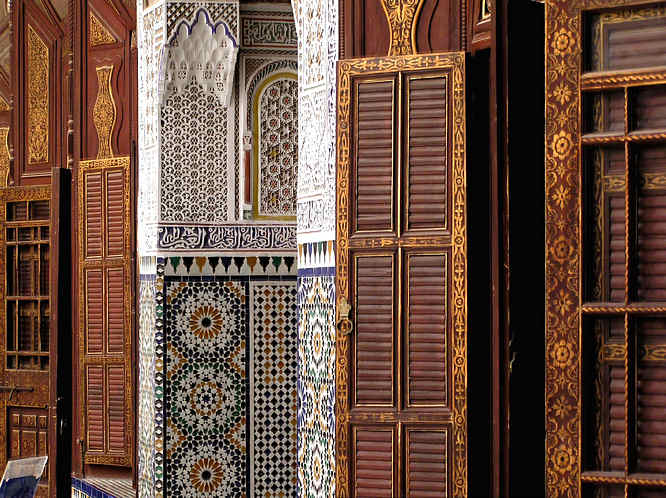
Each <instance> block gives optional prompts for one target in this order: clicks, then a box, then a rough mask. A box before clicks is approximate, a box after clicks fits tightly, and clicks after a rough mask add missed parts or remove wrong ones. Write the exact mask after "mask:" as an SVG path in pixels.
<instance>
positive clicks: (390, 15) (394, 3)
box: [381, 0, 425, 56]
mask: <svg viewBox="0 0 666 498" xmlns="http://www.w3.org/2000/svg"><path fill="white" fill-rule="evenodd" d="M381 2H382V7H383V8H384V13H385V14H386V19H387V20H388V23H389V32H390V33H391V41H390V43H389V52H388V55H389V56H393V55H412V54H416V24H417V22H416V21H417V19H418V17H419V14H420V13H421V8H422V7H423V4H424V3H425V0H381Z"/></svg>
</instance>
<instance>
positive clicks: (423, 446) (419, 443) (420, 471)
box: [407, 429, 448, 498]
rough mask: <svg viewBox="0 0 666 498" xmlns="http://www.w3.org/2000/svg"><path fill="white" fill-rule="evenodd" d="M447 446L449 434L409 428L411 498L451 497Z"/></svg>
mask: <svg viewBox="0 0 666 498" xmlns="http://www.w3.org/2000/svg"><path fill="white" fill-rule="evenodd" d="M447 444H448V441H447V437H446V431H428V430H413V429H407V465H408V469H407V489H408V494H407V496H409V497H413V498H441V497H443V496H446V495H447V492H446V483H447V480H446V474H447V470H446V464H447V462H446V455H447Z"/></svg>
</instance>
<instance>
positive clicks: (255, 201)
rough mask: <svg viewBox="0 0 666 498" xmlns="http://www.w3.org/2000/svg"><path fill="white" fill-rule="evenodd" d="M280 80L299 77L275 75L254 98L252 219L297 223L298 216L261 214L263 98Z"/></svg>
mask: <svg viewBox="0 0 666 498" xmlns="http://www.w3.org/2000/svg"><path fill="white" fill-rule="evenodd" d="M279 79H291V80H294V81H297V80H298V76H297V75H296V74H294V73H290V72H286V71H282V72H279V73H274V74H272V75H271V76H269V77H268V78H266V79H265V80H264V81H262V82H261V85H259V88H257V90H256V91H255V92H254V95H253V96H252V100H253V103H252V106H253V109H252V114H253V116H252V149H253V150H252V163H253V164H252V180H253V182H254V184H253V185H252V217H253V218H254V219H255V220H280V221H296V216H265V215H260V214H259V140H260V139H261V136H260V134H259V113H260V112H261V109H260V104H261V96H262V95H263V94H264V90H266V88H267V87H268V85H270V84H271V83H273V82H275V81H277V80H279ZM297 112H298V110H297ZM294 188H295V186H294Z"/></svg>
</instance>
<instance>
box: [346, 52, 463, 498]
mask: <svg viewBox="0 0 666 498" xmlns="http://www.w3.org/2000/svg"><path fill="white" fill-rule="evenodd" d="M339 81H340V88H339V99H340V100H339V108H338V112H339V114H338V118H339V121H338V126H339V128H338V133H339V135H338V161H337V163H338V204H337V209H338V231H337V239H338V246H337V247H338V253H337V264H338V268H337V283H336V289H337V291H338V299H339V302H338V304H339V308H338V313H339V318H340V327H339V331H338V336H337V371H336V382H337V389H336V396H337V398H336V406H337V410H336V413H337V419H336V430H337V441H338V447H337V454H338V455H339V456H338V457H337V459H336V461H337V466H338V468H337V477H338V478H337V486H338V487H337V488H336V489H337V492H338V493H339V494H340V496H369V497H379V496H387V497H402V496H413V497H429V496H433V497H434V496H437V497H443V496H455V497H463V496H467V420H466V393H467V377H466V376H467V366H466V365H467V359H466V358H467V356H466V355H467V348H466V340H467V325H466V323H467V315H466V309H467V295H466V290H467V287H466V286H467V283H466V278H467V272H466V264H467V253H466V242H465V240H466V238H465V233H466V230H465V226H466V219H465V217H466V211H465V209H466V207H465V206H466V191H465V188H466V187H465V185H466V181H465V167H466V165H465V143H464V141H465V136H466V133H465V128H464V126H465V122H466V119H465V108H464V102H465V70H464V56H463V55H462V54H455V53H451V54H435V55H432V56H427V57H420V56H415V57H391V58H387V59H379V60H367V59H363V60H358V61H356V60H345V61H341V62H340V79H339ZM454 263H455V265H454ZM347 302H348V303H351V308H352V311H351V314H350V315H349V316H350V317H351V319H352V320H353V322H354V323H353V327H349V326H348V324H347V323H346V321H345V318H346V316H347V312H346V311H345V310H346V309H347ZM453 324H455V327H454V326H453ZM453 441H455V445H454V444H453Z"/></svg>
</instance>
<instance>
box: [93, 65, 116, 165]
mask: <svg viewBox="0 0 666 498" xmlns="http://www.w3.org/2000/svg"><path fill="white" fill-rule="evenodd" d="M96 70H97V83H98V89H97V100H96V101H95V107H93V122H94V123H95V129H96V130H97V141H98V149H97V159H106V158H109V157H113V148H112V146H111V137H112V135H113V128H114V126H115V124H116V103H115V101H114V99H113V90H112V88H111V76H112V75H113V66H100V67H98V68H97V69H96Z"/></svg>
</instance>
